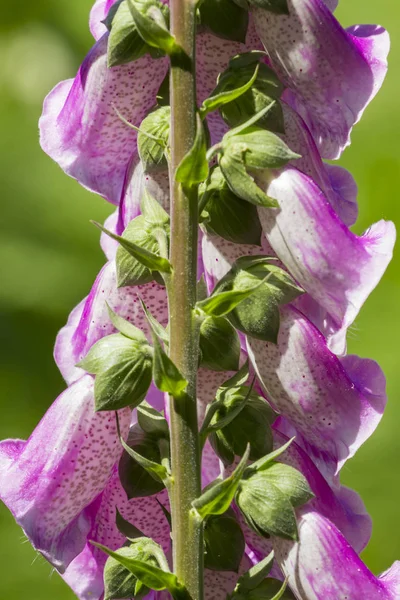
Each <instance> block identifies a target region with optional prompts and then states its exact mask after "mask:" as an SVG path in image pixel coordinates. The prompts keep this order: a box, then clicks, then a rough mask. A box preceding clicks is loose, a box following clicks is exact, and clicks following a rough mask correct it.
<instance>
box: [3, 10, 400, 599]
mask: <svg viewBox="0 0 400 600" xmlns="http://www.w3.org/2000/svg"><path fill="white" fill-rule="evenodd" d="M90 7H91V0H84V1H82V0H80V1H79V2H78V0H74V1H72V2H71V0H58V1H57V2H54V0H36V2H28V0H19V1H17V2H16V3H10V2H7V3H3V5H2V19H1V22H0V51H1V56H2V60H1V61H0V132H1V133H0V180H1V187H0V190H1V196H2V199H1V206H2V208H1V236H0V254H1V258H0V269H1V275H0V281H1V286H0V320H1V322H0V331H1V335H2V342H1V345H0V353H1V357H0V363H1V366H0V390H1V391H0V394H1V396H0V403H1V407H2V418H1V421H0V438H4V437H22V438H24V437H26V436H28V435H29V433H30V432H31V430H32V429H33V427H34V426H35V425H36V423H37V422H38V420H39V418H40V417H41V415H42V414H43V412H44V411H45V410H46V408H47V407H48V406H49V405H50V403H51V402H52V401H53V399H54V398H55V397H56V396H57V394H58V393H59V392H60V391H61V390H62V389H63V387H64V386H63V382H62V379H61V377H60V375H59V373H58V371H57V368H56V366H55V364H54V363H53V359H52V348H53V343H54V338H55V335H56V332H57V330H58V329H59V328H60V327H61V326H62V325H63V324H64V323H65V321H66V319H67V316H68V314H69V312H70V310H71V309H72V307H73V306H75V304H77V303H78V301H79V300H80V299H81V298H82V297H83V296H84V295H86V294H87V292H88V290H89V288H90V286H91V283H92V281H93V279H94V278H95V276H96V274H97V271H98V269H99V268H100V266H101V265H102V263H103V256H102V254H101V252H100V249H99V247H98V233H97V231H96V230H95V228H94V227H92V226H91V225H90V224H89V219H92V218H94V219H97V220H99V221H101V220H102V219H104V218H105V217H106V215H107V214H109V212H110V211H111V210H112V209H111V207H110V206H108V205H107V204H106V203H105V202H104V201H103V200H102V199H100V198H99V197H97V196H95V195H93V194H90V193H89V192H87V191H85V190H83V189H82V188H81V187H80V186H79V185H78V184H77V183H76V182H74V181H72V180H71V179H70V178H68V177H67V176H65V175H64V174H63V173H62V172H61V170H60V169H59V168H58V167H57V165H55V164H54V163H53V162H52V161H51V160H50V159H49V158H48V157H47V156H46V155H45V154H44V153H43V152H42V151H41V149H40V147H39V143H38V132H37V120H38V118H39V115H40V112H41V103H42V99H43V97H44V96H45V94H46V93H47V92H48V91H49V90H50V88H51V87H52V86H53V85H54V84H56V83H57V82H58V81H59V80H61V79H65V78H68V77H72V76H73V75H74V74H75V71H76V69H77V67H78V65H79V63H80V61H81V59H82V58H83V56H84V54H85V53H86V51H87V50H88V49H89V47H90V45H91V43H92V39H91V36H90V34H89V31H88V28H87V18H88V12H89V9H90ZM337 16H338V18H339V19H340V20H341V22H342V23H343V24H344V25H346V26H349V25H351V24H354V23H360V22H361V23H380V24H382V25H384V26H385V27H386V28H388V29H389V31H390V33H391V37H392V51H391V55H390V69H389V75H388V78H387V80H386V83H385V85H384V88H383V90H382V91H381V92H380V94H379V96H378V97H377V99H376V100H375V101H374V102H373V103H372V105H371V106H370V107H369V108H368V110H367V112H366V114H365V116H364V118H363V120H362V122H361V123H360V124H359V125H357V127H356V129H355V130H354V132H353V136H352V140H353V145H352V146H351V148H350V149H348V150H347V151H346V152H345V154H344V156H343V158H342V161H341V162H342V164H343V165H344V166H346V167H347V168H349V169H350V170H351V171H352V172H353V174H354V175H355V177H356V180H357V182H358V184H359V190H360V192H359V204H360V219H359V221H358V223H357V227H356V230H357V232H361V231H363V230H364V229H365V228H366V227H368V225H369V224H371V223H372V222H374V221H376V220H379V219H381V218H386V219H392V220H394V221H395V222H397V223H400V220H399V214H400V203H399V200H398V182H399V175H400V153H399V149H398V148H399V141H398V140H399V139H400V118H399V94H400V7H399V5H398V0H380V2H368V3H367V2H365V0H352V2H346V1H345V0H342V6H341V7H339V9H338V11H337ZM399 301H400V256H399V252H397V254H396V256H395V260H394V261H393V263H392V264H391V266H390V268H389V269H388V271H387V273H386V275H385V277H384V280H383V282H382V283H381V285H380V286H379V288H378V289H377V290H376V291H375V292H374V293H373V294H372V296H371V297H370V299H369V300H368V302H367V304H366V305H365V307H364V308H363V310H362V313H361V315H360V316H359V318H358V319H357V322H356V324H355V326H354V327H353V328H352V330H351V332H350V340H349V342H350V343H349V350H350V351H351V352H355V353H358V354H360V355H362V356H369V357H372V358H375V359H376V360H378V361H379V362H380V364H381V365H382V366H383V368H384V370H385V373H386V375H387V377H388V392H389V405H388V408H387V411H386V414H385V416H384V418H383V421H382V423H381V425H380V427H379V429H378V431H377V433H376V434H375V435H374V436H373V437H372V439H370V440H369V441H368V443H366V444H365V446H364V447H363V448H362V449H361V450H360V452H359V453H358V455H357V457H356V458H355V459H353V460H352V461H350V462H349V463H348V464H347V466H345V468H344V470H343V480H344V482H345V483H346V484H347V485H350V486H351V487H353V488H355V489H356V490H357V491H358V492H360V493H361V495H362V496H363V498H364V500H365V502H366V505H367V507H368V509H369V511H370V512H371V514H372V516H373V520H374V533H373V537H372V541H371V543H370V545H369V547H368V549H367V550H366V551H365V553H364V559H365V561H366V562H367V564H368V565H369V567H370V568H371V569H372V570H373V571H374V572H376V573H379V572H380V571H382V570H384V569H386V568H387V567H389V566H390V565H391V563H392V562H393V561H394V560H395V559H400V511H399V508H398V507H399V501H398V497H399V492H400V476H399V472H400V471H399V466H398V465H399V458H400V435H399V424H400V403H399V397H398V396H399V392H398V390H400V357H399V352H398V345H399V342H398V340H399V339H400V319H399V318H398V312H399V311H398V306H399ZM0 531H1V538H0V565H1V575H0V597H1V598H2V600H11V599H16V600H20V599H22V598H27V597H29V600H46V599H50V598H51V599H57V600H68V599H70V600H72V598H73V594H72V593H71V592H70V591H69V590H68V589H67V587H66V586H65V585H64V583H63V582H62V581H61V579H60V578H59V576H58V575H57V574H55V573H53V574H52V572H51V569H50V567H49V566H48V565H47V564H46V563H45V561H44V559H42V558H40V557H39V558H37V557H36V555H35V552H34V551H33V550H32V548H31V547H30V546H29V544H27V543H24V539H23V535H22V532H21V530H20V529H19V528H18V527H17V526H16V525H15V524H14V522H13V519H12V518H11V516H10V514H9V513H8V511H7V510H6V509H5V508H4V507H3V506H1V507H0ZM36 558H37V560H36ZM33 563H34V564H33Z"/></svg>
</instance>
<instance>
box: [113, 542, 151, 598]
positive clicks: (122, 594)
mask: <svg viewBox="0 0 400 600" xmlns="http://www.w3.org/2000/svg"><path fill="white" fill-rule="evenodd" d="M118 554H119V556H122V557H125V558H126V559H129V558H133V557H136V556H137V555H138V552H137V550H136V549H135V548H132V547H124V548H120V549H119V550H118ZM137 584H138V579H137V578H136V577H135V575H133V574H132V573H131V572H130V571H129V570H128V569H127V568H126V567H125V566H123V565H122V564H121V562H120V561H119V560H117V559H116V558H113V557H111V556H110V557H109V558H108V559H107V562H106V564H105V567H104V599H105V600H123V599H125V598H132V597H133V595H134V596H135V598H139V599H140V598H142V597H143V596H144V595H146V594H148V592H149V588H147V587H146V586H143V587H142V589H140V591H139V593H138V594H136V586H137Z"/></svg>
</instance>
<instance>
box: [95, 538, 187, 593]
mask: <svg viewBox="0 0 400 600" xmlns="http://www.w3.org/2000/svg"><path fill="white" fill-rule="evenodd" d="M92 544H93V545H94V546H96V548H100V550H103V551H104V552H105V553H106V554H108V556H111V557H112V558H114V559H115V560H116V561H118V562H119V563H120V564H121V565H123V566H124V567H125V568H126V569H128V571H130V572H131V573H132V574H133V575H134V576H135V577H136V578H137V579H139V581H141V582H142V583H143V584H144V585H145V586H146V587H148V588H150V589H151V590H156V591H161V590H165V589H167V590H168V591H169V592H170V593H171V594H172V595H174V594H175V593H176V591H177V590H179V589H181V588H182V586H181V584H179V582H178V579H177V577H176V575H173V574H172V573H168V572H166V571H163V570H162V569H160V568H159V567H156V566H154V565H152V564H150V563H149V562H145V561H142V560H138V559H135V558H131V557H130V556H126V554H127V553H126V552H125V551H124V552H121V550H122V549H120V550H118V551H117V552H113V551H112V550H110V549H109V548H107V547H106V546H103V545H102V544H97V543H95V542H92Z"/></svg>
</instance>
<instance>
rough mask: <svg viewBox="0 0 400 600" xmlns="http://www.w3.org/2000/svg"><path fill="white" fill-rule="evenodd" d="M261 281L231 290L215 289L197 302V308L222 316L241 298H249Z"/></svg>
mask: <svg viewBox="0 0 400 600" xmlns="http://www.w3.org/2000/svg"><path fill="white" fill-rule="evenodd" d="M262 283H263V282H258V283H255V284H254V283H252V284H251V285H249V286H247V287H246V288H245V287H243V288H242V289H231V290H227V291H224V290H217V289H216V288H215V290H214V291H213V293H212V294H211V296H210V297H209V298H206V299H205V300H201V301H200V302H197V305H196V306H197V308H198V309H199V310H200V311H202V312H204V313H206V314H207V315H212V316H216V317H222V316H224V315H227V314H229V313H230V312H232V311H233V310H234V309H235V308H236V307H237V306H238V305H239V304H240V303H241V302H243V300H246V299H247V298H249V297H250V296H251V295H252V294H254V292H255V291H256V290H257V289H258V288H259V286H260V285H261V284H262Z"/></svg>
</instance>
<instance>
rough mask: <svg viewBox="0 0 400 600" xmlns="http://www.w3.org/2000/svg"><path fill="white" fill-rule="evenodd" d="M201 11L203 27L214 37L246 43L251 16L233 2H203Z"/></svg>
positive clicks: (212, 0) (223, 0)
mask: <svg viewBox="0 0 400 600" xmlns="http://www.w3.org/2000/svg"><path fill="white" fill-rule="evenodd" d="M199 11H200V23H201V25H202V26H203V27H205V28H206V29H208V30H209V31H211V32H212V33H213V34H214V35H216V36H218V37H220V38H222V39H224V40H232V41H234V42H242V43H243V44H244V43H245V41H246V33H247V28H248V24H249V15H248V12H247V10H245V9H243V8H242V7H240V6H238V5H237V4H235V2H234V1H233V0H203V1H202V2H201V4H200V8H199Z"/></svg>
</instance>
